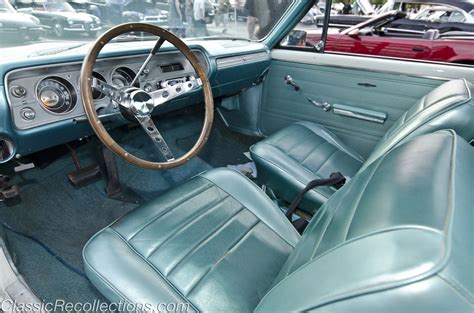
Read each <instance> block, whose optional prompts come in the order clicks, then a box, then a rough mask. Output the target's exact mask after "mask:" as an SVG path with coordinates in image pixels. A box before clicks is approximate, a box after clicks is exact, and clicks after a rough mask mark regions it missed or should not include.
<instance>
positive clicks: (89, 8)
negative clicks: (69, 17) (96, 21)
mask: <svg viewBox="0 0 474 313" xmlns="http://www.w3.org/2000/svg"><path fill="white" fill-rule="evenodd" d="M67 2H68V3H69V4H70V5H71V6H72V7H73V9H74V10H76V12H83V13H89V14H92V15H94V16H97V17H98V18H100V19H102V18H103V17H104V16H105V15H106V12H105V11H106V10H107V2H106V1H105V0H95V1H88V0H67Z"/></svg>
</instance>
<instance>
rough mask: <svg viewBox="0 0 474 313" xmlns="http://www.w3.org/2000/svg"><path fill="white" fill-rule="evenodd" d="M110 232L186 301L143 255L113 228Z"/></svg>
mask: <svg viewBox="0 0 474 313" xmlns="http://www.w3.org/2000/svg"><path fill="white" fill-rule="evenodd" d="M110 230H111V231H112V232H113V233H115V235H116V236H118V237H119V238H120V239H121V240H122V241H123V242H124V243H125V244H126V245H127V246H128V247H129V248H130V250H131V251H132V252H133V253H134V254H135V255H136V256H138V257H139V258H140V259H142V260H143V261H144V262H145V263H146V264H148V266H150V267H151V269H152V270H154V271H155V272H156V273H157V274H158V275H159V276H160V277H161V278H163V280H164V281H165V282H167V283H168V285H169V287H170V288H171V289H173V290H174V291H175V292H176V293H177V295H178V296H180V297H181V298H182V299H183V300H188V299H187V297H186V296H184V295H183V294H182V293H181V292H180V291H179V290H178V289H177V288H176V287H175V286H174V285H173V284H172V283H171V282H170V281H169V280H168V279H167V278H166V277H165V276H164V275H163V274H162V273H161V272H160V270H159V269H158V268H157V267H156V266H154V265H153V264H152V263H151V262H150V261H148V260H147V259H145V258H144V257H143V255H141V254H140V252H138V251H137V250H136V249H135V248H134V247H133V246H132V245H131V244H130V243H129V242H128V241H127V240H126V239H125V238H124V237H123V236H122V235H121V234H120V233H119V232H117V231H116V230H115V229H113V228H110ZM188 303H189V304H190V305H191V306H192V307H193V309H194V310H196V311H198V312H199V310H198V309H197V308H196V307H195V306H194V304H193V303H192V302H191V301H188Z"/></svg>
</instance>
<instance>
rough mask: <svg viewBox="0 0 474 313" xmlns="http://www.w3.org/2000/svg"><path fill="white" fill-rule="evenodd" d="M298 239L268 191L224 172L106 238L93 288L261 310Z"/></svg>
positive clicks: (123, 296) (201, 307)
mask: <svg viewBox="0 0 474 313" xmlns="http://www.w3.org/2000/svg"><path fill="white" fill-rule="evenodd" d="M299 238H300V236H299V234H298V233H297V232H296V231H295V230H294V229H293V227H292V226H291V224H290V223H289V222H288V220H287V219H285V218H284V216H283V214H282V213H281V211H280V210H279V209H278V208H277V207H275V206H274V204H273V202H272V201H271V200H270V199H268V198H267V197H266V196H265V194H264V193H263V192H262V190H260V189H258V188H256V187H255V185H254V184H253V183H252V182H251V181H249V180H248V179H247V178H246V177H244V176H242V175H240V174H237V173H236V172H234V171H230V170H226V169H217V170H213V171H210V172H207V173H204V174H202V175H200V176H198V177H195V178H194V179H192V180H190V181H189V182H187V183H185V184H184V185H182V186H180V187H179V188H176V189H174V190H172V191H170V192H169V193H167V194H165V195H163V196H162V197H160V198H158V199H156V200H155V201H152V202H150V203H148V204H146V205H144V206H142V207H140V208H138V209H136V210H134V211H133V212H131V213H130V214H128V215H127V216H125V217H124V218H122V219H120V220H118V221H117V222H115V223H114V224H113V225H111V226H109V227H108V228H106V229H105V230H103V231H102V232H100V233H99V234H98V235H96V236H95V237H94V238H93V239H92V240H91V241H90V242H89V243H88V244H87V246H86V247H85V249H84V260H85V268H86V273H87V275H88V277H89V278H90V280H91V282H92V283H93V284H94V285H95V286H96V287H97V288H98V289H99V291H100V292H101V293H102V294H103V295H104V296H105V297H107V298H108V299H109V300H111V301H113V302H117V303H118V302H120V301H129V302H131V303H136V302H140V303H153V304H157V303H191V304H192V306H191V308H190V309H191V311H209V312H229V311H232V312H235V311H241V312H242V311H251V310H253V309H254V308H255V307H256V306H257V304H258V303H259V301H260V299H261V298H262V297H263V296H264V295H265V293H266V291H267V290H268V288H269V286H270V284H271V283H272V282H273V280H274V279H275V277H276V275H277V274H278V272H279V271H280V269H281V267H282V266H283V264H284V262H285V261H286V259H287V258H288V256H289V254H290V253H291V251H293V249H294V247H295V245H296V243H297V242H298V241H299ZM210 299H214V300H213V301H210Z"/></svg>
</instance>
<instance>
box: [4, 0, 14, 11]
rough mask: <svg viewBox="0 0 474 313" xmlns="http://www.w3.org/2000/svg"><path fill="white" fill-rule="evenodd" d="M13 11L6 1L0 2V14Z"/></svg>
mask: <svg viewBox="0 0 474 313" xmlns="http://www.w3.org/2000/svg"><path fill="white" fill-rule="evenodd" d="M13 12H15V10H14V9H13V8H12V6H11V5H10V4H9V3H8V2H7V1H6V0H0V13H13Z"/></svg>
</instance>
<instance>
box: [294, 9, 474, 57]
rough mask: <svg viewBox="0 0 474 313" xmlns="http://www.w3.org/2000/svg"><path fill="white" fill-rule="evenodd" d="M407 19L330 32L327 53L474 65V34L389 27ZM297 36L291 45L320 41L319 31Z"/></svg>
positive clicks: (382, 18)
mask: <svg viewBox="0 0 474 313" xmlns="http://www.w3.org/2000/svg"><path fill="white" fill-rule="evenodd" d="M405 17H406V14H405V13H403V12H400V11H392V12H388V13H385V14H382V15H379V16H377V17H374V18H372V19H370V20H368V21H365V22H362V23H360V24H357V25H355V26H352V27H350V28H347V29H344V30H340V31H338V32H329V34H328V38H327V41H326V45H325V51H329V52H342V53H356V54H365V55H376V56H384V57H396V58H407V59H419V60H430V61H441V62H450V63H462V64H474V33H471V32H445V33H440V32H439V30H437V29H430V30H427V31H418V30H407V29H399V28H391V27H390V24H391V23H392V22H394V21H396V20H400V19H403V18H405ZM294 35H295V37H294V38H298V39H296V40H295V39H294V38H293V39H291V38H290V39H288V45H295V44H296V45H306V46H315V45H316V44H317V43H318V42H319V41H320V39H321V32H320V31H319V30H317V29H315V30H314V31H312V30H309V31H295V33H294ZM290 36H291V35H290Z"/></svg>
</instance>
